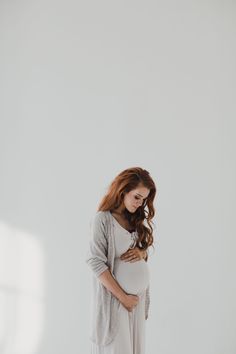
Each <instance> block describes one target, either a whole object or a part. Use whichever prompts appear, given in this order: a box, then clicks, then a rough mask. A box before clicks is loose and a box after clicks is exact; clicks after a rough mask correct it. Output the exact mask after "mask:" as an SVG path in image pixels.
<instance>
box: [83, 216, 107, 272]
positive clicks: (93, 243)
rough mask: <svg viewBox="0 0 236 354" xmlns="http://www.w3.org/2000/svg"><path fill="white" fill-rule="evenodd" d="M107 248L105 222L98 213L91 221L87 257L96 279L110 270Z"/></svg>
mask: <svg viewBox="0 0 236 354" xmlns="http://www.w3.org/2000/svg"><path fill="white" fill-rule="evenodd" d="M107 248H108V245H107V239H106V236H105V225H104V220H103V218H102V214H101V212H97V213H96V214H95V215H94V216H93V218H92V220H91V221H90V237H89V247H88V250H87V255H86V263H87V265H88V266H89V267H90V269H91V270H92V272H93V274H94V275H95V276H96V277H99V276H100V275H101V274H102V273H103V272H104V271H105V270H106V269H108V268H109V267H108V264H107Z"/></svg>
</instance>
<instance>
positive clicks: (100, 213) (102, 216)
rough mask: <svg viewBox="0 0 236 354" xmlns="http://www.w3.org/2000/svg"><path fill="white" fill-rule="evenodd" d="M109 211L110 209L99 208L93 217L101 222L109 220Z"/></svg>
mask: <svg viewBox="0 0 236 354" xmlns="http://www.w3.org/2000/svg"><path fill="white" fill-rule="evenodd" d="M108 213H109V211H108V210H97V211H96V212H95V213H94V215H93V217H92V219H93V220H94V221H95V222H101V221H106V220H107V217H108Z"/></svg>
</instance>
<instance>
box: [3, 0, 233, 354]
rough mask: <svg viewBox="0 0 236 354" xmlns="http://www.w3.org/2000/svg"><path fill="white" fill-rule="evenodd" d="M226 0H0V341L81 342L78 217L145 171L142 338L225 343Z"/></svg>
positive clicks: (220, 353)
mask: <svg viewBox="0 0 236 354" xmlns="http://www.w3.org/2000/svg"><path fill="white" fill-rule="evenodd" d="M235 10H236V4H235V2H233V1H228V0H224V1H223V0H219V1H208V0H204V1H203V0H194V1H193V0H192V1H191V0H190V1H184V0H181V1H173V0H172V1H158V0H157V1H149V0H148V1H124V2H122V1H119V2H114V1H87V2H85V1H84V2H82V1H71V0H68V1H52V0H47V1H45V0H43V1H7V0H1V2H0V48H1V55H0V64H1V65H0V75H1V80H0V90H1V96H0V97H1V104H0V117H1V118H0V163H1V164H0V166H1V171H0V353H1V354H33V353H35V354H36V353H37V354H65V353H69V354H78V353H79V354H80V353H81V354H82V353H87V354H90V348H89V338H88V334H89V333H88V332H89V316H88V313H89V306H90V295H91V291H90V290H91V287H90V286H91V283H90V280H91V278H90V276H91V273H90V270H89V269H88V268H87V265H86V263H85V255H86V249H87V246H88V237H89V222H90V219H91V216H92V215H93V213H94V212H95V210H96V208H97V206H98V203H99V201H100V199H101V198H102V196H103V194H104V193H105V192H106V189H107V187H108V185H109V183H110V181H111V180H112V179H113V178H114V177H115V176H116V174H117V173H119V172H120V171H121V170H123V169H125V168H127V167H133V166H141V167H143V168H145V169H147V170H149V172H150V174H151V176H152V177H153V179H154V180H155V182H156V185H157V198H156V201H155V208H156V215H155V220H154V222H155V224H156V230H155V242H154V246H155V252H152V254H151V256H150V259H149V267H150V272H151V303H150V316H149V318H148V320H147V322H146V330H147V335H146V338H147V344H146V347H147V354H156V353H158V354H173V353H175V354H189V353H191V354H235V353H236V340H235V331H236V320H235V318H236V305H235V297H236V284H235V272H234V270H235V266H236V264H235V263H236V261H235V247H236V241H235V231H236V230H235V222H234V220H233V216H234V212H235V143H234V140H235V134H234V133H235V113H236V108H235V83H236V75H235V74H236V73H235V61H236V55H235V54H236V50H235V49H236V48H235V34H236V33H235V30H236V22H235V17H236V12H235Z"/></svg>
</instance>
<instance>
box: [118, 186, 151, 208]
mask: <svg viewBox="0 0 236 354" xmlns="http://www.w3.org/2000/svg"><path fill="white" fill-rule="evenodd" d="M149 192H150V190H149V189H148V188H146V187H144V186H142V185H139V186H138V187H137V188H135V189H132V190H131V191H130V192H128V193H126V194H125V196H124V205H125V207H126V209H128V211H129V212H130V213H134V212H135V211H136V210H137V208H139V207H140V206H141V205H142V204H143V202H144V200H145V199H146V198H147V196H148V194H149Z"/></svg>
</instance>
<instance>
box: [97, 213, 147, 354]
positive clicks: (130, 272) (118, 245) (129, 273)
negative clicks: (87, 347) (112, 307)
mask: <svg viewBox="0 0 236 354" xmlns="http://www.w3.org/2000/svg"><path fill="white" fill-rule="evenodd" d="M112 218H113V222H114V223H113V225H114V226H115V228H114V231H115V264H114V275H115V278H116V280H117V282H118V283H119V284H120V286H121V287H122V288H123V289H124V291H125V292H126V293H128V294H133V295H138V296H139V302H138V304H137V305H136V306H135V307H134V309H133V310H132V312H129V311H128V310H127V309H126V308H125V307H124V306H123V305H122V304H121V303H120V306H119V328H118V332H117V335H116V337H115V338H114V340H113V341H112V342H111V343H109V344H108V345H106V346H99V345H97V344H95V343H93V342H91V354H124V353H125V354H145V290H146V288H147V286H148V284H149V280H150V277H149V269H148V264H147V262H146V261H145V260H144V259H142V260H140V261H135V262H130V261H124V260H121V259H120V258H119V257H120V256H121V255H122V254H123V253H125V252H126V251H127V250H128V249H129V248H133V247H134V246H135V240H136V238H137V232H136V231H133V232H129V231H127V230H126V229H125V228H123V227H122V226H121V225H120V224H119V223H118V221H117V220H116V219H115V218H114V217H113V216H112Z"/></svg>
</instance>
